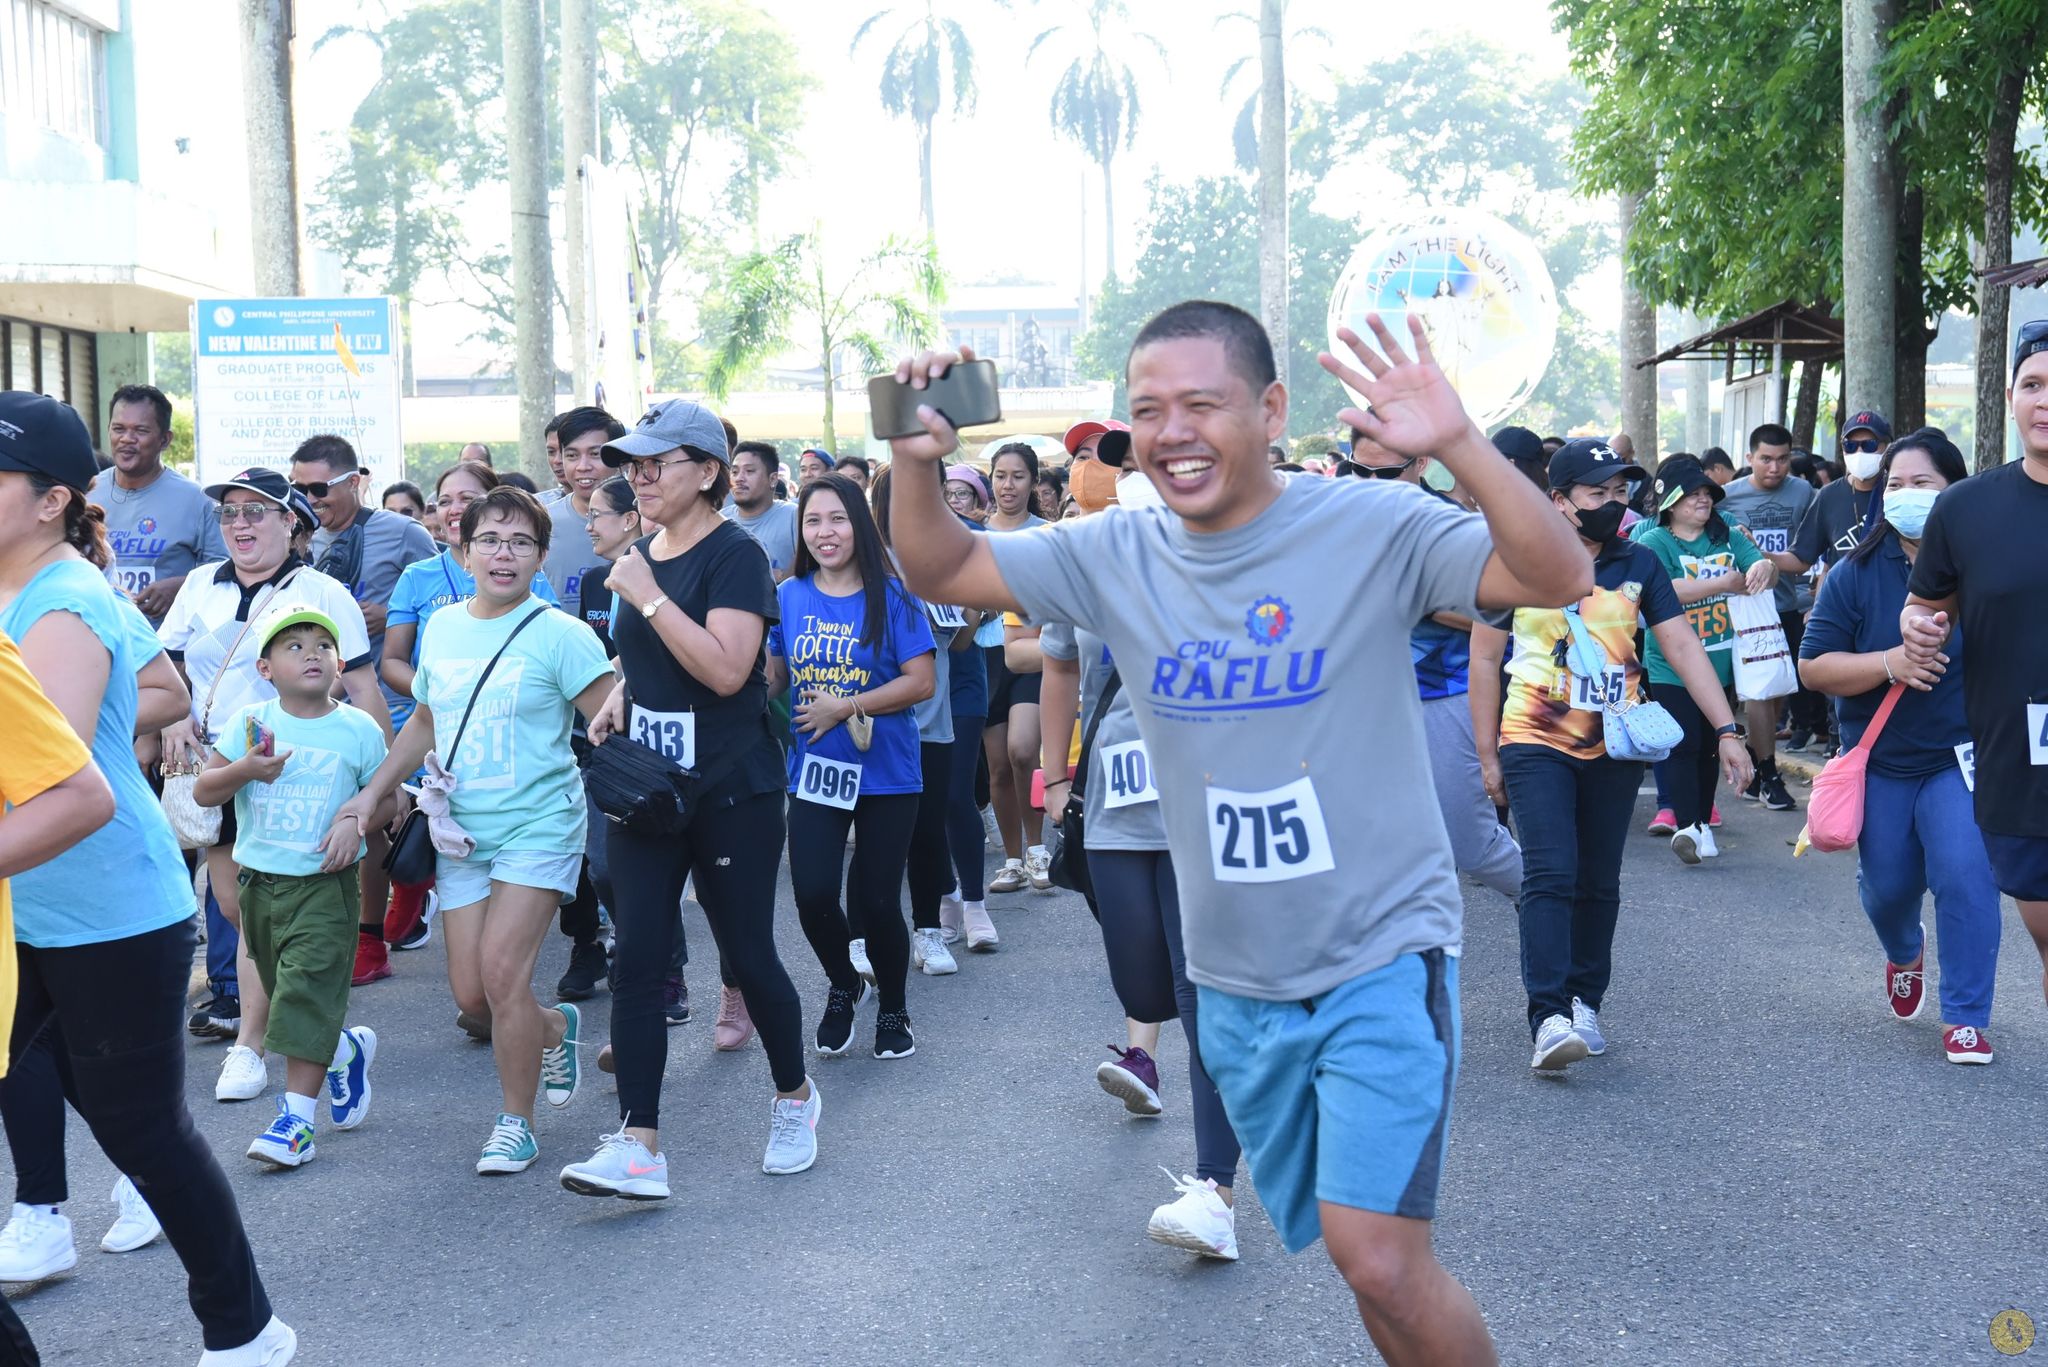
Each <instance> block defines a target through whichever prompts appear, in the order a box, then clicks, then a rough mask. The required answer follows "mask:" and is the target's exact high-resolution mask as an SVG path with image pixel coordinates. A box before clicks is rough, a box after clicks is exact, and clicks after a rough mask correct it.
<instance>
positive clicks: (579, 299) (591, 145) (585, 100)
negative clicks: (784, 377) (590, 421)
mask: <svg viewBox="0 0 2048 1367" xmlns="http://www.w3.org/2000/svg"><path fill="white" fill-rule="evenodd" d="M597 155H598V146H597V6H596V4H595V3H594V0H562V215H563V217H564V218H566V219H568V222H567V223H566V224H564V225H563V226H564V228H565V230H566V231H565V232H564V234H563V236H564V237H565V238H566V239H567V247H568V253H567V254H568V262H567V264H566V266H565V268H564V269H565V270H566V272H567V275H568V278H567V279H566V280H564V281H563V282H562V283H563V284H564V285H565V286H566V288H565V289H564V290H563V293H564V294H566V295H567V296H568V299H569V335H570V338H571V341H570V347H569V357H570V361H569V365H570V370H571V371H572V372H573V374H574V375H575V377H576V379H575V386H576V402H578V403H595V402H596V401H597V400H596V394H597V375H596V360H597V358H596V356H595V355H594V354H593V352H594V350H595V348H593V347H592V345H591V343H592V341H593V340H594V339H595V337H596V329H595V327H593V326H592V321H591V309H592V306H593V304H594V302H595V301H594V300H593V299H592V298H591V292H592V291H591V284H592V282H591V278H590V244H589V243H587V242H585V241H584V229H585V227H586V212H587V211H586V208H585V201H586V200H587V198H588V195H589V191H590V187H589V186H588V185H586V184H585V183H584V180H583V159H584V158H585V157H590V158H593V159H594V158H596V157H597ZM606 397H607V398H610V397H611V396H610V395H607V396H606ZM626 397H630V396H626Z"/></svg>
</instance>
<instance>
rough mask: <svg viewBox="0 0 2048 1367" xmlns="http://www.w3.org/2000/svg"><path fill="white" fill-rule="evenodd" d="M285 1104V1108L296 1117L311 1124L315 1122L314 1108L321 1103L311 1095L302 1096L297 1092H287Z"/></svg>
mask: <svg viewBox="0 0 2048 1367" xmlns="http://www.w3.org/2000/svg"><path fill="white" fill-rule="evenodd" d="M284 1104H285V1108H286V1109H287V1110H289V1111H290V1112H291V1113H292V1115H293V1116H294V1117H296V1118H297V1119H299V1120H303V1121H305V1122H306V1123H307V1124H308V1125H310V1124H312V1123H313V1115H314V1110H313V1108H314V1107H315V1106H316V1105H318V1104H319V1103H318V1102H316V1101H315V1100H314V1099H313V1098H312V1097H310V1096H300V1095H299V1094H298V1093H297V1092H286V1093H285V1094H284Z"/></svg>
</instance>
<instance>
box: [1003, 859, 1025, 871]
mask: <svg viewBox="0 0 2048 1367" xmlns="http://www.w3.org/2000/svg"><path fill="white" fill-rule="evenodd" d="M1003 867H1004V868H1006V869H1021V868H1023V867H1024V861H1023V860H1021V859H1008V858H1006V859H1004V860H1003Z"/></svg>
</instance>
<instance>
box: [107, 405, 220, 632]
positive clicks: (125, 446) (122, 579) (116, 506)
mask: <svg viewBox="0 0 2048 1367" xmlns="http://www.w3.org/2000/svg"><path fill="white" fill-rule="evenodd" d="M107 440H108V441H109V442H110V443H111V445H112V449H113V453H114V468H113V469H111V470H102V471H100V473H99V475H98V477H97V478H95V479H94V480H93V482H92V488H91V490H90V491H89V492H88V493H87V495H86V497H87V499H88V500H89V501H90V502H93V503H96V504H98V505H99V506H100V508H101V509H103V510H104V511H105V512H106V515H107V540H108V542H109V543H110V544H111V545H112V547H113V552H114V563H113V566H112V567H111V569H110V571H109V577H110V578H112V579H113V581H114V583H115V584H116V585H117V586H118V587H119V588H120V589H122V590H123V591H124V592H125V593H127V594H128V596H129V597H131V598H133V599H134V600H135V606H137V607H139V608H141V609H142V615H143V616H145V617H147V618H149V621H150V625H152V626H156V625H159V624H160V623H162V621H163V619H164V613H166V612H167V611H169V610H170V606H171V600H172V599H173V598H176V597H177V596H178V586H179V585H180V584H183V583H184V582H185V576H186V574H187V573H189V572H190V571H191V570H193V569H195V568H196V567H198V566H200V565H203V564H205V563H206V562H207V561H210V560H225V559H227V555H228V551H227V547H226V545H224V544H223V543H222V541H221V538H220V523H219V521H218V520H217V510H216V508H215V506H214V502H213V500H212V499H210V498H208V497H207V496H206V491H205V490H203V489H201V488H200V487H199V486H198V485H197V484H194V483H193V482H192V481H191V480H189V479H186V478H185V477H184V476H183V475H181V474H179V473H178V472H177V471H176V470H173V469H170V468H169V467H167V466H166V465H165V464H164V451H165V449H166V448H167V447H169V446H170V444H171V401H170V400H169V399H168V398H166V397H164V392H163V391H162V390H160V389H157V388H155V387H154V386H152V385H146V384H130V385H123V386H121V388H119V389H117V390H115V391H114V399H113V402H112V403H110V404H108V405H107Z"/></svg>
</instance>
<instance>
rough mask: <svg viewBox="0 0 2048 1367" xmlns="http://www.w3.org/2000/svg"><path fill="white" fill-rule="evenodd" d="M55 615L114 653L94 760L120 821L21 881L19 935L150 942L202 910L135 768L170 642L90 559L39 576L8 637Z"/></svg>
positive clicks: (33, 940) (43, 940) (45, 941)
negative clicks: (143, 683)
mask: <svg viewBox="0 0 2048 1367" xmlns="http://www.w3.org/2000/svg"><path fill="white" fill-rule="evenodd" d="M53 612H57V613H69V614H71V615H72V616H74V617H76V618H78V619H79V620H80V621H81V622H83V623H85V625H86V628H87V629H88V630H89V631H91V632H92V634H93V636H94V637H95V638H96V639H97V640H98V641H99V643H100V646H101V648H102V649H104V650H105V651H106V652H107V657H108V659H107V688H106V692H105V693H103V694H102V695H101V696H100V712H99V717H98V719H97V721H96V723H95V725H94V728H93V738H92V757H93V759H94V761H95V762H97V763H98V765H99V767H100V772H101V773H102V774H104V775H105V776H106V779H107V784H108V786H109V787H111V788H112V789H113V790H114V816H113V819H112V820H110V821H109V822H107V824H106V825H104V826H102V827H100V828H99V829H98V830H96V831H94V832H93V833H92V834H91V835H89V836H87V837H86V838H85V839H83V840H81V841H79V842H78V843H77V844H76V845H74V846H72V847H71V848H70V849H68V850H66V851H65V852H64V853H62V854H60V855H58V856H57V857H56V858H55V859H51V860H47V861H45V862H44V863H41V864H38V865H37V866H36V867H34V868H32V869H27V870H24V871H23V872H21V873H18V874H16V875H15V876H14V878H13V880H12V888H13V893H14V938H15V939H17V940H19V941H21V942H22V943H23V944H25V945H32V946H34V947H35V948H37V949H66V948H69V947H71V946H73V945H90V944H103V943H105V942H106V941H108V940H125V939H128V938H130V937H131V936H135V935H145V934H147V933H149V932H150V931H152V930H162V929H163V928H164V927H165V926H168V925H174V924H176V923H177V922H179V921H182V920H184V919H185V918H186V917H188V916H190V915H191V914H192V905H193V903H192V877H191V875H190V874H188V873H186V872H185V861H184V859H183V858H182V857H181V856H180V855H179V853H178V838H177V836H175V835H173V834H172V833H171V825H170V822H168V821H166V820H165V819H164V811H163V807H162V806H161V804H159V803H158V802H157V798H156V794H154V793H152V792H151V791H150V790H149V782H148V780H146V779H144V778H143V776H142V769H141V766H139V765H137V764H136V762H135V740H134V737H135V709H136V706H137V703H138V701H139V686H138V685H137V683H136V678H135V676H136V674H137V673H138V672H139V671H140V670H141V669H142V667H143V666H144V665H147V664H148V663H150V661H152V660H154V659H156V657H157V656H159V655H161V654H163V653H164V648H163V643H162V642H160V641H158V640H157V638H156V631H155V629H154V628H153V627H151V626H150V624H149V623H148V621H146V620H145V619H144V618H143V616H142V613H141V611H140V610H139V609H137V608H136V606H135V605H134V604H133V603H131V602H129V601H128V600H127V599H126V598H124V597H122V596H121V594H120V593H119V592H118V591H117V590H116V589H115V588H114V586H113V585H112V584H109V583H108V582H107V579H106V576H104V575H103V574H101V573H100V571H98V570H96V569H94V568H93V567H92V566H91V565H90V564H88V563H87V562H85V561H83V560H70V559H66V560H58V561H53V562H51V563H50V564H47V565H45V566H43V568H42V569H40V570H38V571H36V574H35V577H34V578H33V579H30V580H29V581H28V583H27V584H25V585H23V587H22V590H21V592H20V593H17V594H16V595H15V596H14V601H12V602H10V603H9V604H8V605H7V607H6V609H5V610H4V611H0V631H4V632H6V634H7V635H8V636H10V637H12V638H13V639H15V640H16V641H20V640H22V639H24V638H25V637H27V636H28V634H29V633H30V632H32V631H34V630H35V628H36V624H37V623H39V622H41V621H42V619H43V618H44V617H46V616H48V615H49V614H51V613H53Z"/></svg>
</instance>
